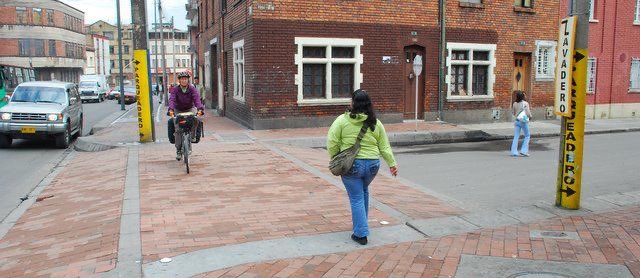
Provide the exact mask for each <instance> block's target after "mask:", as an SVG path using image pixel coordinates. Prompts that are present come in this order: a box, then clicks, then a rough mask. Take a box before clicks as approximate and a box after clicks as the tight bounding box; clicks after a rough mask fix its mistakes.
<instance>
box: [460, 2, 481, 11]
mask: <svg viewBox="0 0 640 278" xmlns="http://www.w3.org/2000/svg"><path fill="white" fill-rule="evenodd" d="M458 5H459V6H460V7H463V8H476V9H484V4H483V3H469V2H463V1H460V2H458Z"/></svg>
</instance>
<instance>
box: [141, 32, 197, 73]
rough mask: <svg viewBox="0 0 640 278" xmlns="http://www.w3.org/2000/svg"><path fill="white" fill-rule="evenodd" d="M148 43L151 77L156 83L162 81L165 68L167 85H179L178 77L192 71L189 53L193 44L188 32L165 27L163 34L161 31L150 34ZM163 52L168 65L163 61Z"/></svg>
mask: <svg viewBox="0 0 640 278" xmlns="http://www.w3.org/2000/svg"><path fill="white" fill-rule="evenodd" d="M158 29H159V28H158ZM161 34H163V36H164V38H163V40H161V39H160V35H161ZM148 42H149V50H150V51H149V55H150V56H149V61H150V67H151V75H152V80H154V83H155V81H156V80H162V75H163V69H164V66H166V69H167V71H166V75H167V82H168V83H167V84H171V83H174V84H177V83H178V80H177V78H176V76H177V74H178V73H179V72H182V71H186V70H189V71H191V70H192V66H191V53H190V52H189V47H190V45H191V44H190V42H189V33H188V32H186V31H181V30H178V29H175V28H171V26H165V28H164V29H163V30H162V32H160V31H159V30H158V31H152V32H149V41H148ZM163 42H164V44H163ZM163 51H164V57H165V58H164V59H165V60H166V61H164V62H166V64H164V63H163V59H162V52H163Z"/></svg>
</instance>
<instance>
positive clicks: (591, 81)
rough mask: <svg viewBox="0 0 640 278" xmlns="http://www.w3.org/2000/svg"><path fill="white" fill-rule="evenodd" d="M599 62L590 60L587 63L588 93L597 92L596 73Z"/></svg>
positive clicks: (594, 59) (593, 59)
mask: <svg viewBox="0 0 640 278" xmlns="http://www.w3.org/2000/svg"><path fill="white" fill-rule="evenodd" d="M597 64H598V60H596V58H589V60H588V61H587V93H590V94H593V93H595V92H596V71H597Z"/></svg>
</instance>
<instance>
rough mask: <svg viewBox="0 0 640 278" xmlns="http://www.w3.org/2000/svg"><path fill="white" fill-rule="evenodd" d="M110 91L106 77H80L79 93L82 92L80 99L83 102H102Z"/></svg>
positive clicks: (92, 75) (94, 75)
mask: <svg viewBox="0 0 640 278" xmlns="http://www.w3.org/2000/svg"><path fill="white" fill-rule="evenodd" d="M108 90H109V87H108V85H107V76H106V75H97V74H91V75H81V76H80V83H79V84H78V91H80V98H81V99H82V101H83V102H85V101H96V102H102V101H104V99H105V98H106V96H107V91H108Z"/></svg>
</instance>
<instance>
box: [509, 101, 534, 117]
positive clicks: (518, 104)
mask: <svg viewBox="0 0 640 278" xmlns="http://www.w3.org/2000/svg"><path fill="white" fill-rule="evenodd" d="M523 106H524V110H525V111H526V112H525V113H527V117H529V118H531V109H530V108H529V107H530V106H529V103H528V102H527V101H526V100H523V101H521V102H514V103H513V105H512V106H511V107H512V111H511V113H513V115H514V116H517V115H518V114H519V113H520V111H522V107H523Z"/></svg>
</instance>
